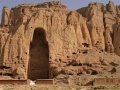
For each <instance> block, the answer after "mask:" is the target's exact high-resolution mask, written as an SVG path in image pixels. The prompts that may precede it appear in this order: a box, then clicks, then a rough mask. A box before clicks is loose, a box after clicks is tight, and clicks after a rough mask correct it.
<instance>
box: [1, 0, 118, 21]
mask: <svg viewBox="0 0 120 90" xmlns="http://www.w3.org/2000/svg"><path fill="white" fill-rule="evenodd" d="M47 1H53V0H0V18H1V15H2V8H3V6H7V7H8V8H12V7H14V6H16V5H18V4H23V3H33V4H34V3H35V4H36V3H42V2H47ZM54 1H55V0H54ZM57 1H58V0H57ZM59 1H61V2H62V3H63V4H64V5H66V6H67V7H68V8H69V9H71V10H75V9H79V8H80V7H84V6H87V5H88V4H89V3H90V2H95V1H97V2H101V3H104V4H106V3H107V2H108V1H109V0H59ZM113 2H114V3H115V4H117V5H120V0H113ZM0 21H1V19H0Z"/></svg>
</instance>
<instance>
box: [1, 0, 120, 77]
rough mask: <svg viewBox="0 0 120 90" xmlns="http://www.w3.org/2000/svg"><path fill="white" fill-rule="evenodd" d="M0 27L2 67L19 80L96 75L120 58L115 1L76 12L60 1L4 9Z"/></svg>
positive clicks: (118, 15) (119, 10) (119, 14)
mask: <svg viewBox="0 0 120 90" xmlns="http://www.w3.org/2000/svg"><path fill="white" fill-rule="evenodd" d="M1 25H2V28H6V29H7V32H4V31H6V30H5V29H3V30H2V31H1V33H0V37H1V38H0V41H1V42H0V60H1V67H2V66H5V67H7V68H9V69H10V70H11V73H12V74H13V76H14V78H17V79H27V78H30V79H38V78H57V77H58V76H59V75H60V74H63V75H78V76H79V75H82V74H90V75H96V74H100V73H106V72H109V71H110V70H112V69H113V65H111V63H113V61H114V63H115V64H116V63H117V64H118V63H119V62H120V61H119V60H120V57H119V56H118V55H120V40H119V35H120V34H119V29H120V7H119V6H117V7H116V6H115V5H114V3H113V2H111V1H110V2H109V3H108V4H107V5H106V6H104V5H103V4H100V3H91V4H89V5H88V6H87V7H84V8H80V9H78V10H76V11H70V10H68V9H67V7H66V6H64V5H62V4H61V3H60V2H57V1H56V2H46V3H43V4H37V5H30V4H22V5H18V6H16V7H14V8H12V9H11V10H9V9H7V8H6V7H4V8H3V15H2V22H1ZM111 53H112V54H111ZM115 54H117V55H115ZM107 57H108V58H107ZM48 75H49V76H48Z"/></svg>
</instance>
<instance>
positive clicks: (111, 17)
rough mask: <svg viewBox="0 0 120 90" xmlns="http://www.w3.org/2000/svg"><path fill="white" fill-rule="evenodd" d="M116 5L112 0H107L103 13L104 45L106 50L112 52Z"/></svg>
mask: <svg viewBox="0 0 120 90" xmlns="http://www.w3.org/2000/svg"><path fill="white" fill-rule="evenodd" d="M116 17H117V16H116V7H115V5H114V3H113V2H111V1H109V3H108V4H107V5H106V11H105V13H104V23H105V28H106V31H105V45H106V46H105V47H106V51H107V52H110V53H113V52H114V46H113V41H114V40H113V33H114V30H115V29H116V27H115V24H116Z"/></svg>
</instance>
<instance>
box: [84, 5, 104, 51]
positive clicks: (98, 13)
mask: <svg viewBox="0 0 120 90" xmlns="http://www.w3.org/2000/svg"><path fill="white" fill-rule="evenodd" d="M103 7H104V6H103V5H102V4H98V3H93V4H89V6H88V9H87V10H86V17H87V19H88V22H87V23H88V29H89V32H90V36H91V40H92V45H93V46H94V47H97V48H99V49H100V50H104V49H105V40H104V35H103V33H104V32H105V29H104V22H103Z"/></svg>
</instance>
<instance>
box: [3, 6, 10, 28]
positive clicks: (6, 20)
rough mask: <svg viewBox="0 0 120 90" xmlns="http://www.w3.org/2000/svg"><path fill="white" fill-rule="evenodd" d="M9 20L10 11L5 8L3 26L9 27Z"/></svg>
mask: <svg viewBox="0 0 120 90" xmlns="http://www.w3.org/2000/svg"><path fill="white" fill-rule="evenodd" d="M9 19H10V10H9V9H8V8H7V7H4V8H3V11H2V20H1V25H2V26H8V25H9Z"/></svg>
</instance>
